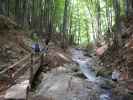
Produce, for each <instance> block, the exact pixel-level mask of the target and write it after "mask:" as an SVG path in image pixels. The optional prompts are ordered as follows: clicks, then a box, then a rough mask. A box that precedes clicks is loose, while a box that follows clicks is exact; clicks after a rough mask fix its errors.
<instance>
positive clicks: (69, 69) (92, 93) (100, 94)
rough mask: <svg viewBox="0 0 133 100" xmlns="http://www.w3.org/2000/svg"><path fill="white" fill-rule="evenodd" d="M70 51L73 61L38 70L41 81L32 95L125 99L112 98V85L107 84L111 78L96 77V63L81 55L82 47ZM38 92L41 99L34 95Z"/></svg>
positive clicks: (64, 99) (85, 99) (61, 98)
mask: <svg viewBox="0 0 133 100" xmlns="http://www.w3.org/2000/svg"><path fill="white" fill-rule="evenodd" d="M71 53H72V60H73V63H71V64H64V66H59V67H57V68H53V69H51V70H50V71H47V72H45V73H44V72H41V75H40V76H39V78H40V80H41V82H40V83H39V85H38V86H37V87H36V90H35V93H34V99H36V100H128V99H118V98H116V99H114V98H113V96H112V86H111V85H110V84H108V80H109V81H110V79H105V78H103V77H96V73H95V71H94V70H93V68H92V66H95V63H96V62H95V60H94V59H93V58H91V57H88V56H84V51H83V50H80V49H71ZM83 76H84V77H83ZM38 96H39V97H41V98H43V99H37V98H35V97H38ZM44 98H47V99H44Z"/></svg>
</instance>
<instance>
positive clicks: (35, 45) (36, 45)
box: [31, 33, 40, 54]
mask: <svg viewBox="0 0 133 100" xmlns="http://www.w3.org/2000/svg"><path fill="white" fill-rule="evenodd" d="M31 38H32V40H33V45H32V49H33V50H34V52H35V53H37V54H38V53H39V52H40V45H39V38H38V36H37V33H32V36H31Z"/></svg>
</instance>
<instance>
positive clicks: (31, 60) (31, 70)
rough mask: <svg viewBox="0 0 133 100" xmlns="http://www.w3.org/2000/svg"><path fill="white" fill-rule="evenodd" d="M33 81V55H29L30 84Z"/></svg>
mask: <svg viewBox="0 0 133 100" xmlns="http://www.w3.org/2000/svg"><path fill="white" fill-rule="evenodd" d="M32 79H33V53H32V54H31V57H30V84H31V83H32Z"/></svg>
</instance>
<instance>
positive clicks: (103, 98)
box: [71, 49, 112, 100]
mask: <svg viewBox="0 0 133 100" xmlns="http://www.w3.org/2000/svg"><path fill="white" fill-rule="evenodd" d="M71 52H72V59H73V61H75V62H76V63H78V64H79V66H80V70H81V71H82V73H83V74H84V75H85V76H86V78H87V79H88V80H89V81H92V82H94V83H98V86H99V89H101V94H100V97H99V98H100V100H111V94H112V93H111V89H110V88H109V89H105V88H101V87H100V84H102V83H104V78H102V79H103V80H101V78H100V77H96V73H95V72H94V70H93V69H92V65H93V64H94V63H96V62H94V60H93V59H92V58H91V57H87V56H84V52H83V50H80V49H72V50H71Z"/></svg>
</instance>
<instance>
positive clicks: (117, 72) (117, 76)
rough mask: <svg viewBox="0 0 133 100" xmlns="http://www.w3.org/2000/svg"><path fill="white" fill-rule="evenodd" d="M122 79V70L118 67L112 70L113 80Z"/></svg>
mask: <svg viewBox="0 0 133 100" xmlns="http://www.w3.org/2000/svg"><path fill="white" fill-rule="evenodd" d="M119 79H120V72H119V71H118V70H116V69H114V71H113V72H112V81H114V82H117V81H118V80H119Z"/></svg>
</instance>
